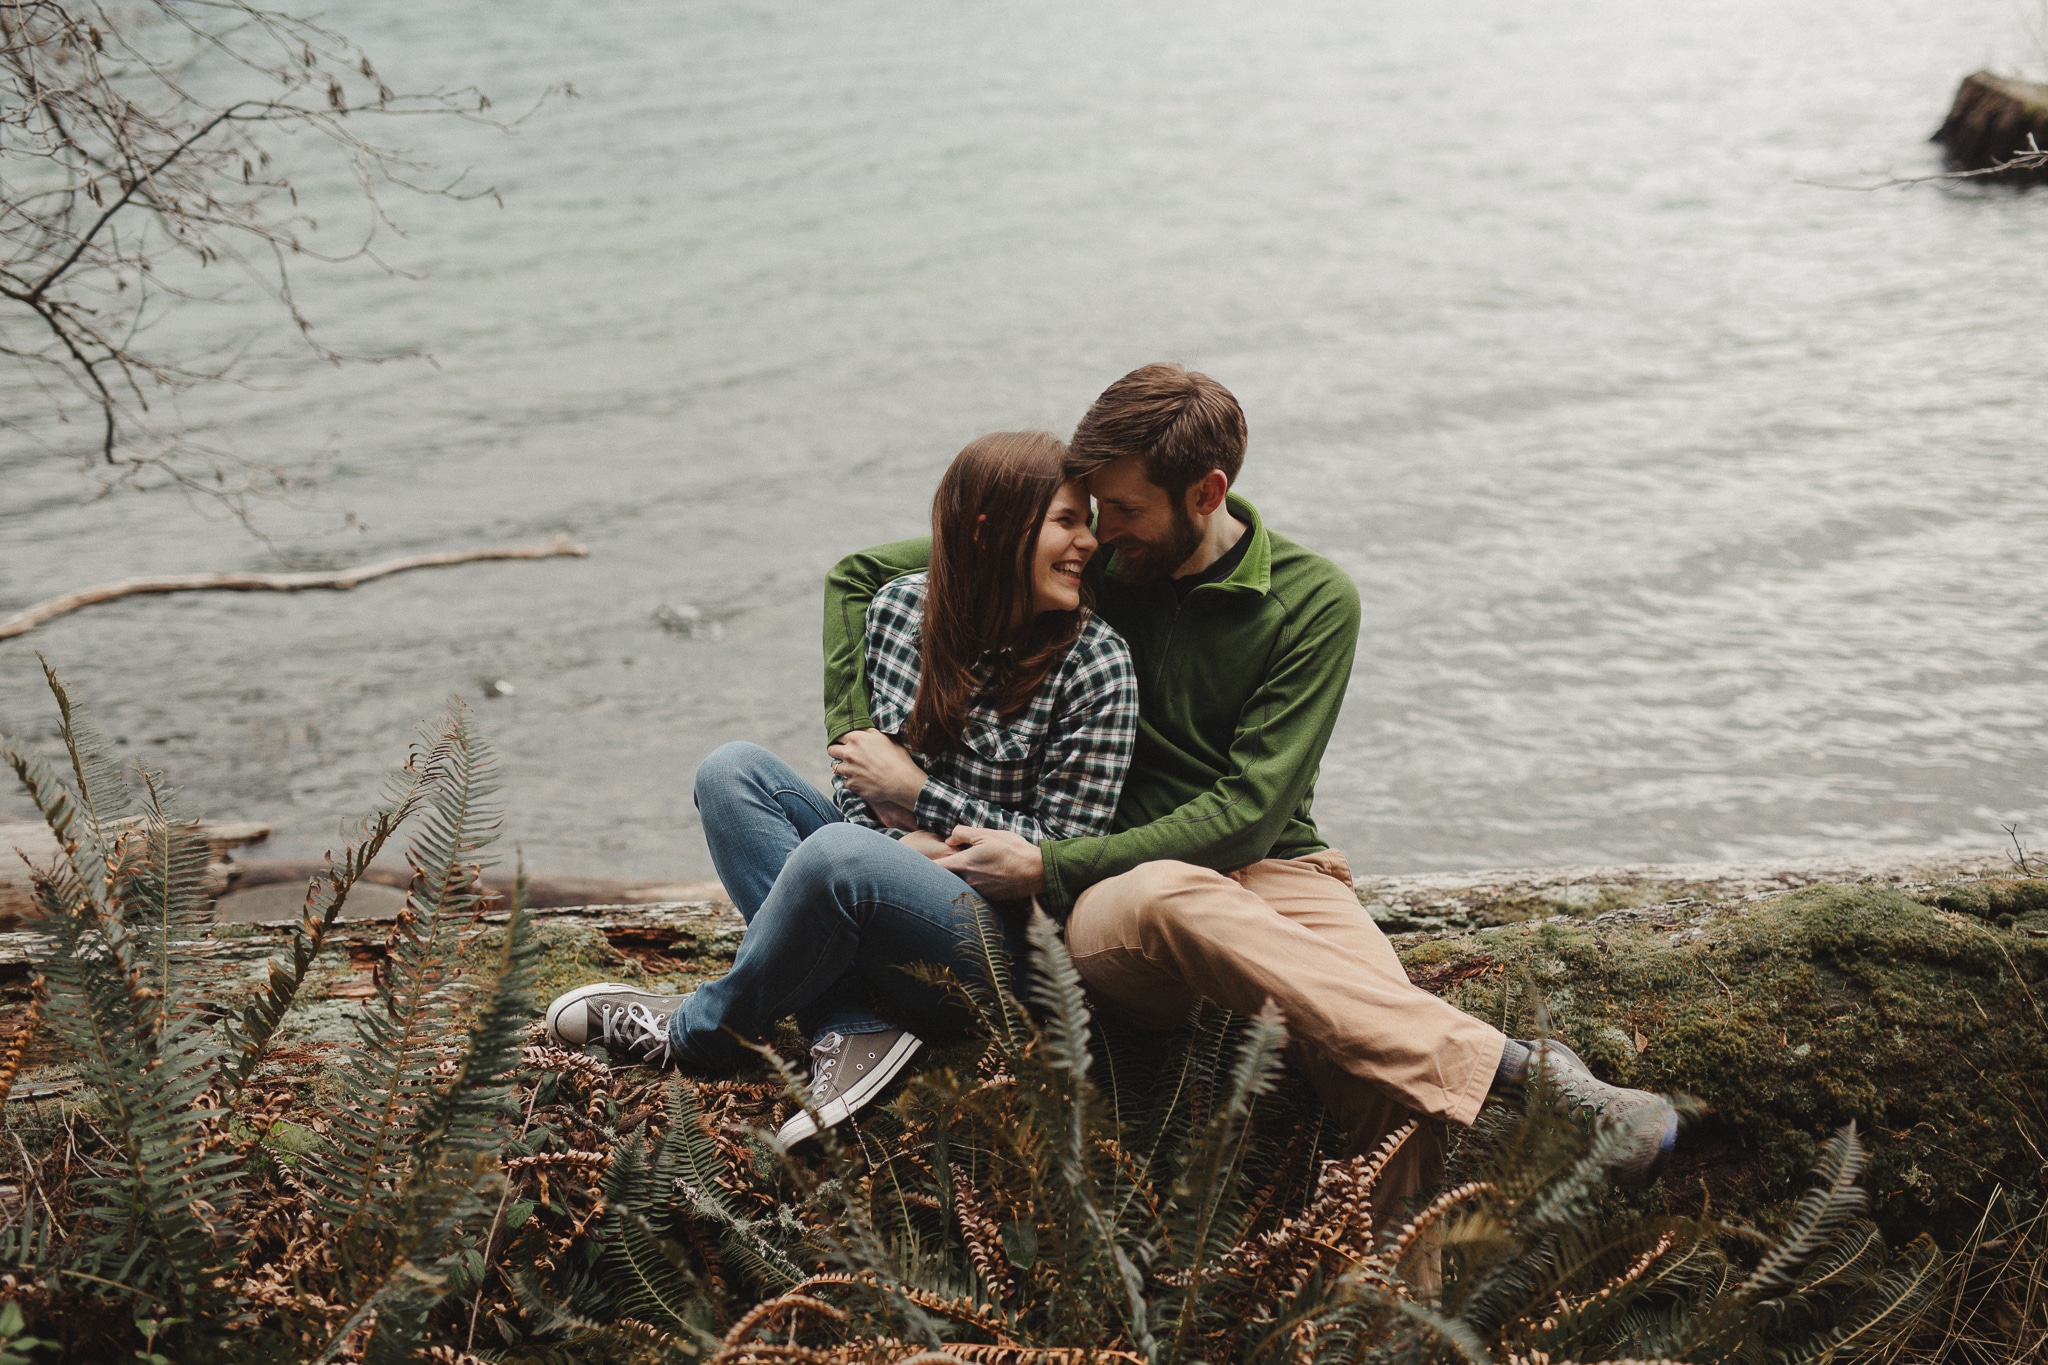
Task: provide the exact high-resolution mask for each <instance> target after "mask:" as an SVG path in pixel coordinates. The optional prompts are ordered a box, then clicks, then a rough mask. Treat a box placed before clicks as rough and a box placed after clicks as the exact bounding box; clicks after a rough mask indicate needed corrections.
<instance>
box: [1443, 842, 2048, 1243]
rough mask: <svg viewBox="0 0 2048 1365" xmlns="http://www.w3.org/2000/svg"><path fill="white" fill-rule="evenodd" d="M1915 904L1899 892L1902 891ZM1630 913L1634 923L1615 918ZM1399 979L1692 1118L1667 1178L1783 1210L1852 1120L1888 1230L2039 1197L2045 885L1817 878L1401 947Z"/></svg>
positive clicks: (1967, 1221)
mask: <svg viewBox="0 0 2048 1365" xmlns="http://www.w3.org/2000/svg"><path fill="white" fill-rule="evenodd" d="M1916 896H1917V897H1918V898H1917V899H1916ZM1631 918H1634V922H1631ZM1402 957H1403V960H1404V961H1405V962H1406V963H1407V966H1408V970H1409V973H1410V975H1411V976H1412V977H1413V978H1414V979H1415V980H1416V981H1417V982H1418V983H1419V984H1421V985H1423V986H1424V987H1426V988H1428V989H1431V990H1434V991H1436V992H1437V993H1439V994H1441V995H1444V996H1445V997H1447V998H1448V999H1450V1000H1452V1001H1453V1002H1454V1003H1456V1004H1457V1005H1459V1006H1460V1007H1462V1008H1464V1009H1466V1010H1468V1011H1470V1012H1472V1013H1474V1014H1477V1015H1479V1016H1481V1017H1482V1018H1485V1019H1487V1020H1489V1021H1490V1022H1493V1023H1495V1024H1498V1025H1501V1026H1502V1027H1504V1028H1506V1029H1507V1030H1508V1031H1509V1032H1510V1033H1513V1034H1516V1035H1517V1036H1523V1037H1527V1036H1532V1035H1533V1034H1534V1033H1535V1032H1536V1031H1537V1030H1538V1029H1539V1028H1541V1027H1546V1026H1547V1027H1548V1028H1549V1029H1551V1030H1552V1031H1553V1033H1554V1034H1555V1036H1558V1037H1560V1038H1562V1039H1564V1040H1565V1041H1566V1042H1567V1043H1568V1044H1569V1045H1570V1046H1572V1047H1573V1048H1574V1049H1576V1050H1577V1051H1579V1052H1580V1053H1581V1054H1582V1055H1583V1056H1584V1057H1585V1058H1586V1060H1587V1062H1588V1063H1589V1064H1590V1065H1592V1066H1593V1068H1594V1069H1595V1070H1596V1071H1598V1072H1600V1073H1602V1074H1603V1075H1605V1076H1606V1077H1607V1078H1608V1079H1610V1080H1614V1081H1617V1082H1620V1083H1623V1084H1627V1085H1636V1086H1642V1087H1644V1088H1647V1089H1652V1090H1659V1091H1672V1092H1681V1093H1684V1094H1688V1095H1692V1096H1695V1097H1697V1098H1698V1099H1699V1100H1701V1101H1702V1102H1703V1103H1704V1104H1705V1105H1706V1112H1705V1114H1704V1116H1703V1117H1702V1118H1701V1119H1700V1120H1699V1122H1698V1123H1697V1125H1696V1127H1695V1128H1694V1130H1693V1132H1692V1134H1691V1136H1690V1138H1689V1140H1688V1141H1687V1143H1686V1144H1685V1146H1684V1148H1683V1149H1682V1153H1681V1157H1680V1159H1679V1160H1678V1161H1676V1162H1675V1163H1674V1165H1673V1168H1672V1169H1671V1171H1670V1172H1669V1173H1668V1174H1667V1176H1666V1179H1665V1190H1666V1193H1667V1197H1669V1198H1670V1200H1671V1202H1672V1203H1673V1205H1674V1206H1679V1205H1682V1204H1685V1203H1688V1202H1690V1203H1693V1204H1696V1203H1697V1196H1698V1194H1699V1192H1700V1191H1701V1189H1702V1188H1704V1189H1705V1190H1706V1192H1707V1193H1708V1194H1709V1195H1710V1196H1711V1198H1712V1201H1713V1203H1714V1205H1715V1206H1716V1207H1718V1208H1720V1209H1721V1210H1722V1211H1723V1212H1724V1213H1727V1212H1732V1213H1736V1214H1738V1215H1747V1214H1750V1213H1752V1212H1757V1211H1762V1210H1765V1209H1770V1208H1774V1207H1775V1208H1782V1207H1783V1206H1784V1203H1785V1201H1786V1199H1787V1198H1788V1197H1789V1196H1791V1195H1792V1194H1794V1193H1795V1192H1796V1191H1797V1190H1798V1189H1800V1188H1801V1187H1802V1185H1803V1182H1804V1179H1805V1173H1806V1171H1807V1170H1808V1168H1809V1167H1810V1166H1811V1165H1812V1163H1813V1160H1814V1156H1815V1153H1816V1152H1817V1150H1818V1146H1819V1142H1820V1140H1821V1139H1822V1138H1824V1137H1825V1136H1826V1135H1827V1134H1828V1133H1829V1132H1830V1131H1832V1130H1833V1129H1835V1128H1837V1127H1839V1126H1840V1125H1842V1124H1844V1123H1847V1122H1850V1121H1852V1120H1853V1121H1854V1122H1855V1123H1856V1124H1857V1127H1858V1129H1859V1131H1861V1133H1862V1134H1863V1135H1864V1138H1865V1141H1866V1142H1867V1143H1868V1144H1869V1147H1870V1149H1871V1153H1872V1162H1871V1168H1870V1173H1869V1175H1868V1176H1867V1177H1866V1180H1865V1184H1866V1186H1867V1187H1868V1188H1869V1190H1870V1191H1871V1195H1872V1212H1873V1214H1874V1215H1875V1217H1876V1218H1877V1220H1878V1222H1879V1224H1880V1225H1881V1226H1882V1227H1884V1229H1885V1231H1886V1232H1887V1234H1888V1235H1893V1236H1895V1237H1899V1238H1902V1239H1903V1238H1904V1237H1906V1236H1910V1235H1911V1234H1914V1233H1918V1232H1922V1231H1932V1232H1935V1233H1936V1234H1937V1235H1939V1236H1942V1237H1943V1238H1944V1239H1945V1240H1948V1241H1951V1242H1953V1240H1954V1238H1955V1237H1956V1236H1957V1235H1958V1234H1959V1233H1961V1232H1963V1231H1965V1230H1966V1229H1967V1228H1968V1227H1969V1226H1970V1225H1972V1224H1974V1223H1975V1222H1976V1220H1977V1218H1978V1216H1979V1215H1980V1214H1981V1213H1982V1211H1983V1206H1984V1202H1985V1200H1986V1199H1987V1198H1988V1196H1989V1195H1990V1193H1991V1191H1992V1190H1993V1189H1994V1188H1996V1187H1998V1186H2001V1185H2002V1186H2003V1187H2004V1188H2005V1189H2006V1190H2007V1191H2008V1193H2009V1194H2011V1195H2014V1196H2016V1197H2018V1198H2020V1199H2022V1200H2025V1201H2038V1200H2040V1199H2041V1198H2042V1197H2043V1195H2044V1194H2048V1169H2044V1166H2043V1163H2042V1155H2041V1154H2042V1149H2043V1147H2044V1146H2048V1015H2044V1006H2048V882H2043V881H2036V880H2023V881H2022V880H1991V881H1982V882H1973V883H1965V884H1960V885H1956V886H1953V887H1949V888H1935V889H1921V890H1917V891H1916V892H1915V893H1914V894H1912V895H1909V894H1907V893H1906V892H1904V891H1901V890H1898V889H1896V888H1893V887H1889V886H1871V885H1865V886H1818V887H1811V888H1808V889H1806V890H1802V891H1796V892H1793V893H1791V894H1789V895H1786V896H1783V897H1780V898H1778V899H1776V900H1772V901H1767V902H1764V903H1763V904H1761V905H1759V906H1756V907H1753V908H1752V907H1735V908H1732V909H1730V910H1724V911H1721V912H1716V911H1714V910H1712V909H1709V910H1707V911H1704V912H1702V913H1699V914H1693V913H1691V907H1688V908H1687V910H1686V913H1685V917H1683V918H1680V917H1672V918H1671V920H1670V922H1668V923H1662V924H1658V923H1654V922H1645V921H1644V920H1643V919H1642V918H1640V916H1639V914H1638V913H1637V912H1630V911H1619V912H1614V913H1613V914H1610V915H1603V916H1599V917H1596V918H1595V919H1594V920H1592V921H1591V922H1568V921H1562V919H1561V917H1560V918H1559V919H1552V920H1547V921H1544V922H1540V923H1528V924H1520V925H1512V926H1508V927H1504V928H1497V929H1489V930H1480V931H1478V932H1476V933H1467V934H1459V935H1454V936H1445V937H1439V938H1434V939H1430V940H1425V941H1422V942H1418V943H1413V944H1411V945H1410V946H1408V947H1406V948H1405V950H1404V951H1403V954H1402Z"/></svg>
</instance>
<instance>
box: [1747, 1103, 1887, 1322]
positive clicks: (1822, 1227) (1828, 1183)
mask: <svg viewBox="0 0 2048 1365" xmlns="http://www.w3.org/2000/svg"><path fill="white" fill-rule="evenodd" d="M1866 1160H1867V1158H1866V1156H1865V1154H1864V1150H1863V1143H1862V1141H1861V1139H1859V1138H1858V1137H1857V1136H1856V1124H1855V1122H1854V1121H1853V1120H1852V1121H1850V1122H1849V1123H1847V1124H1845V1125H1844V1126H1843V1127H1841V1128H1840V1129H1838V1130H1836V1132H1835V1135H1834V1136H1833V1137H1831V1138H1829V1139H1828V1140H1827V1141H1826V1142H1823V1143H1822V1144H1821V1147H1820V1160H1819V1162H1817V1163H1816V1164H1815V1166H1814V1174H1815V1175H1816V1176H1818V1177H1819V1178H1820V1183H1819V1185H1817V1186H1816V1187H1815V1188H1813V1189H1811V1190H1808V1191H1807V1192H1806V1193H1805V1194H1803V1195H1801V1196H1800V1197H1799V1203H1798V1204H1797V1205H1796V1206H1795V1207H1794V1208H1793V1211H1792V1221H1791V1222H1790V1223H1789V1224H1787V1225H1786V1228H1785V1231H1784V1232H1783V1233H1782V1234H1780V1235H1779V1237H1778V1240H1777V1241H1776V1242H1775V1243H1774V1244H1773V1245H1772V1246H1771V1248H1770V1249H1769V1250H1768V1251H1766V1252H1765V1253H1764V1256H1763V1259H1762V1260H1760V1261H1758V1262H1757V1267H1756V1269H1755V1270H1753V1271H1751V1272H1750V1275H1749V1278H1748V1279H1746V1280H1744V1281H1743V1282H1742V1283H1741V1284H1740V1285H1738V1286H1737V1287H1736V1290H1735V1297H1736V1298H1737V1299H1744V1300H1749V1299H1755V1298H1758V1297H1760V1296H1762V1295H1764V1294H1768V1293H1770V1292H1772V1291H1773V1290H1777V1289H1782V1288H1785V1287H1787V1286H1789V1285H1790V1284H1791V1283H1792V1281H1793V1280H1794V1278H1795V1277H1796V1276H1797V1275H1798V1272H1799V1268H1800V1267H1801V1266H1803V1265H1805V1264H1806V1263H1807V1262H1808V1261H1810V1260H1812V1259H1813V1257H1814V1256H1815V1255H1816V1254H1817V1253H1818V1252H1819V1251H1820V1250H1821V1249H1822V1248H1823V1247H1825V1246H1826V1245H1827V1244H1828V1242H1829V1241H1830V1240H1831V1239H1832V1238H1833V1237H1834V1235H1835V1231H1836V1229H1838V1228H1840V1227H1841V1226H1842V1224H1843V1223H1845V1222H1847V1221H1848V1220H1849V1219H1851V1218H1853V1217H1855V1216H1856V1215H1857V1214H1859V1213H1861V1212H1862V1211H1863V1207H1864V1205H1865V1204H1867V1203H1868V1202H1869V1198H1870V1197H1869V1195H1868V1194H1866V1193H1865V1192H1864V1191H1863V1189H1862V1188H1861V1187H1859V1186H1858V1185H1857V1184H1856V1179H1857V1177H1858V1176H1860V1175H1862V1173H1863V1167H1864V1165H1865V1162H1866Z"/></svg>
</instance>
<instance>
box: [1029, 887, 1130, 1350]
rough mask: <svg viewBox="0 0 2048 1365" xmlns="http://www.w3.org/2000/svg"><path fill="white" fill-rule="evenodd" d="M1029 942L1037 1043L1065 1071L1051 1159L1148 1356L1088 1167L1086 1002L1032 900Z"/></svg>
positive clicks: (1124, 1262)
mask: <svg viewBox="0 0 2048 1365" xmlns="http://www.w3.org/2000/svg"><path fill="white" fill-rule="evenodd" d="M1025 932H1026V935H1027V937H1028V938H1029V940H1030V943H1031V971H1032V998H1033V999H1034V1000H1036V1001H1037V1002H1038V1005H1039V1007H1040V1008H1041V1009H1043V1010H1044V1011H1045V1016H1046V1017H1045V1021H1044V1023H1043V1025H1042V1026H1041V1033H1040V1038H1039V1045H1040V1046H1041V1047H1043V1048H1044V1049H1045V1054H1046V1060H1047V1061H1048V1063H1049V1064H1050V1065H1051V1067H1052V1068H1053V1070H1054V1071H1055V1072H1056V1073H1062V1074H1063V1075H1064V1077H1065V1086H1064V1087H1063V1093H1062V1094H1061V1095H1060V1097H1059V1101H1060V1103H1061V1104H1062V1105H1063V1107H1064V1109H1065V1114H1064V1116H1063V1117H1064V1122H1063V1123H1062V1124H1061V1133H1060V1138H1059V1140H1058V1142H1057V1145H1056V1146H1055V1148H1054V1150H1055V1153H1056V1160H1057V1164H1058V1166H1059V1170H1060V1174H1061V1176H1062V1178H1063V1180H1064V1182H1065V1185H1066V1190H1067V1194H1068V1197H1069V1198H1070V1199H1071V1200H1072V1201H1073V1204H1074V1207H1075V1209H1076V1211H1077V1212H1078V1213H1079V1214H1080V1216H1081V1219H1082V1222H1083V1225H1084V1226H1085V1227H1086V1229H1087V1231H1088V1233H1089V1236H1090V1238H1091V1240H1092V1241H1093V1242H1094V1244H1095V1250H1096V1252H1097V1254H1099V1255H1101V1256H1102V1257H1104V1258H1105V1259H1106V1260H1108V1261H1109V1262H1110V1263H1111V1264H1112V1265H1113V1266H1114V1268H1115V1282H1116V1284H1117V1285H1118V1287H1119V1288H1120V1289H1121V1290H1122V1293H1123V1301H1122V1303H1121V1304H1120V1305H1119V1306H1120V1307H1121V1308H1122V1310H1123V1319H1124V1330H1125V1331H1126V1332H1127V1333H1128V1334H1129V1336H1130V1339H1131V1340H1132V1341H1133V1342H1135V1343H1137V1345H1138V1348H1139V1351H1140V1352H1141V1353H1142V1354H1143V1355H1145V1356H1146V1357H1148V1358H1149V1357H1151V1356H1152V1355H1153V1354H1154V1353H1155V1351H1156V1349H1157V1347H1156V1343H1155V1341H1154V1339H1153V1336H1152V1330H1151V1323H1150V1309H1149V1306H1148V1304H1147V1302H1146V1299H1145V1278H1144V1276H1143V1275H1142V1274H1141V1273H1140V1272H1139V1270H1138V1267H1137V1265H1136V1263H1135V1262H1133V1261H1132V1259H1131V1257H1130V1255H1129V1253H1128V1252H1126V1251H1125V1250H1124V1248H1123V1246H1122V1245H1121V1244H1120V1243H1119V1241H1118V1239H1117V1234H1116V1229H1115V1228H1114V1227H1113V1226H1112V1225H1111V1223H1110V1221H1109V1219H1108V1217H1107V1216H1106V1215H1105V1214H1104V1212H1103V1209H1102V1205H1101V1203H1100V1202H1099V1201H1098V1200H1097V1198H1096V1194H1095V1179H1094V1174H1093V1172H1092V1171H1091V1169H1090V1160H1089V1156H1090V1147H1089V1141H1088V1137H1089V1134H1088V1129H1089V1126H1090V1123H1089V1119H1090V1116H1089V1110H1090V1108H1091V1103H1092V1101H1093V1098H1094V1087H1093V1086H1091V1085H1090V1084H1089V1083H1088V1070H1089V1067H1090V1065H1091V1064H1092V1063H1093V1061H1094V1054H1093V1052H1092V1051H1091V1050H1090V1049H1089V1046H1088V1001H1087V997H1086V995H1085V993H1084V992H1083V989H1082V986H1081V974H1080V973H1079V972H1077V971H1075V970H1074V960H1073V958H1071V957H1069V956H1068V955H1067V945H1066V944H1064V943H1062V942H1061V941H1060V936H1059V930H1058V928H1057V926H1055V925H1054V924H1053V922H1052V920H1051V918H1050V917H1049V916H1047V915H1046V913H1045V912H1044V911H1043V910H1040V909H1039V908H1038V907H1037V906H1035V905H1034V906H1033V907H1032V910H1031V921H1030V923H1029V925H1028V926H1027V927H1026V930H1025Z"/></svg>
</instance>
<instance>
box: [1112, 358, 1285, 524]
mask: <svg viewBox="0 0 2048 1365" xmlns="http://www.w3.org/2000/svg"><path fill="white" fill-rule="evenodd" d="M1244 447H1245V425H1244V409H1243V408H1240V407H1239V406H1238V405H1237V399H1236V398H1235V397H1233V396H1232V395H1231V392H1230V390H1229V389H1226V388H1224V387H1223V386H1222V385H1221V384H1219V383H1217V382H1216V381H1215V380H1213V379H1211V378H1210V377H1209V376H1208V375H1206V374H1198V373H1196V372H1195V371H1193V370H1190V369H1188V368H1186V367H1185V366H1182V365H1171V364H1160V365H1146V366H1144V367H1143V368H1141V369H1136V370H1132V371H1131V372H1130V373H1129V374H1127V375H1125V376H1124V377H1123V378H1122V379H1119V380H1117V381H1116V383H1114V384H1111V385H1110V386H1109V387H1108V388H1106V389H1104V390H1103V391H1102V397H1100V398H1098V399H1096V400H1095V403H1094V406H1092V407H1090V408H1089V409H1088V413H1087V415H1086V416H1085V417H1083V418H1082V419H1081V424H1080V425H1079V426H1077V427H1075V428H1074V439H1073V442H1072V449H1073V465H1074V467H1075V468H1076V469H1077V470H1078V472H1079V473H1080V474H1082V475H1086V474H1089V473H1091V472H1093V471H1094V470H1096V469H1098V468H1100V467H1101V466H1103V465H1106V464H1108V463H1109V462H1110V461H1112V460H1121V459H1123V458H1125V457H1126V456H1130V455H1136V456H1138V457H1140V458H1141V459H1143V460H1144V462H1145V477H1146V478H1148V479H1150V480H1151V481H1152V482H1153V483H1156V484H1158V485H1159V486H1160V487H1161V488H1164V489H1165V490H1166V491H1167V492H1168V493H1171V494H1172V495H1173V496H1174V497H1175V498H1176V499H1178V498H1179V497H1180V495H1181V494H1182V493H1185V492H1186V491H1187V490H1188V487H1189V486H1190V485H1191V484H1193V483H1194V482H1195V480H1197V479H1199V478H1201V477H1202V476H1203V475H1204V474H1207V473H1208V472H1209V471H1210V470H1212V469H1220V470H1222V471H1223V474H1224V477H1225V478H1227V479H1229V480H1230V484H1231V486H1232V487H1233V488H1234V487H1236V486H1237V471H1238V470H1240V469H1242V468H1243V467H1244Z"/></svg>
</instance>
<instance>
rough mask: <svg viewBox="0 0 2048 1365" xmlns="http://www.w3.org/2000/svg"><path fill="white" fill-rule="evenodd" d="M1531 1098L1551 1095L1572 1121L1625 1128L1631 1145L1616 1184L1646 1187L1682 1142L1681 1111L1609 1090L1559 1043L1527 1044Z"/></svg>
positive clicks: (1645, 1094)
mask: <svg viewBox="0 0 2048 1365" xmlns="http://www.w3.org/2000/svg"><path fill="white" fill-rule="evenodd" d="M1528 1046H1529V1051H1530V1053H1531V1057H1530V1068H1531V1071H1532V1073H1533V1074H1532V1075H1531V1076H1530V1078H1529V1094H1530V1096H1531V1098H1532V1099H1533V1098H1535V1097H1537V1096H1546V1097H1548V1098H1549V1099H1550V1101H1551V1102H1552V1103H1553V1104H1555V1105H1556V1107H1557V1108H1558V1109H1559V1110H1560V1111H1561V1112H1562V1113H1564V1114H1565V1115H1566V1116H1567V1117H1569V1118H1572V1119H1575V1120H1577V1121H1578V1122H1580V1123H1583V1124H1585V1125H1587V1126H1588V1127H1595V1126H1601V1125H1610V1124H1611V1125H1616V1126H1620V1127H1622V1128H1625V1129H1626V1130H1627V1132H1628V1134H1629V1144H1628V1147H1627V1149H1626V1151H1625V1154H1624V1155H1623V1156H1622V1158H1621V1160H1620V1161H1619V1162H1618V1163H1617V1164H1616V1165H1615V1168H1614V1175H1615V1179H1616V1180H1617V1181H1619V1182H1620V1183H1622V1184H1624V1185H1643V1184H1647V1183H1648V1182H1649V1179H1650V1177H1651V1176H1653V1175H1655V1174H1656V1172H1657V1168H1658V1167H1660V1166H1662V1165H1663V1164H1664V1159H1665V1158H1666V1157H1668V1156H1670V1155H1671V1149H1672V1148H1673V1147H1674V1146H1675V1145H1676V1144H1677V1142H1678V1109H1677V1108H1676V1106H1674V1105H1673V1104H1672V1103H1671V1101H1670V1100H1668V1099H1665V1098H1664V1097H1663V1096H1662V1095H1653V1094H1651V1093H1650V1092H1649V1091H1647V1090H1630V1089H1627V1088H1626V1087H1623V1086H1619V1085H1609V1084H1608V1083H1607V1082H1605V1081H1603V1080H1601V1079H1600V1078H1599V1077H1598V1076H1595V1075H1594V1074H1593V1073H1592V1071H1590V1070H1589V1069H1588V1068H1587V1066H1586V1064H1585V1062H1583V1061H1581V1060H1580V1059H1579V1054H1578V1053H1576V1052H1574V1051H1572V1050H1571V1049H1570V1048H1568V1047H1566V1046H1565V1045H1564V1044H1563V1043H1560V1042H1558V1041H1557V1040H1556V1039H1554V1038H1545V1039H1542V1040H1541V1041H1539V1042H1535V1043H1531V1044H1529V1045H1528Z"/></svg>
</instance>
